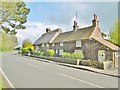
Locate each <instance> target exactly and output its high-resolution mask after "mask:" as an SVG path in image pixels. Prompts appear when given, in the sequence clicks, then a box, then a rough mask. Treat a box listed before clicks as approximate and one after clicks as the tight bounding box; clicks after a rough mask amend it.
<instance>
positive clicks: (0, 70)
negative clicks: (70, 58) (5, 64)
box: [0, 68, 14, 88]
mask: <svg viewBox="0 0 120 90" xmlns="http://www.w3.org/2000/svg"><path fill="white" fill-rule="evenodd" d="M0 72H1V73H2V75H3V76H4V77H5V79H6V80H7V82H8V84H9V85H10V87H11V88H14V86H13V85H12V83H11V82H10V80H9V79H8V78H7V76H6V75H5V73H4V72H3V71H2V69H1V68H0Z"/></svg>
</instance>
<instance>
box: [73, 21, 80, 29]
mask: <svg viewBox="0 0 120 90" xmlns="http://www.w3.org/2000/svg"><path fill="white" fill-rule="evenodd" d="M78 28H79V26H78V25H77V22H76V21H74V25H73V30H74V31H76V30H77V29H78Z"/></svg>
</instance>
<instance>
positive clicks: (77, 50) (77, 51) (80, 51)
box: [74, 50, 82, 52]
mask: <svg viewBox="0 0 120 90" xmlns="http://www.w3.org/2000/svg"><path fill="white" fill-rule="evenodd" d="M74 52H82V50H75V51H74Z"/></svg>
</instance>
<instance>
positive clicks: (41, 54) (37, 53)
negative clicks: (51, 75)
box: [33, 51, 44, 56]
mask: <svg viewBox="0 0 120 90" xmlns="http://www.w3.org/2000/svg"><path fill="white" fill-rule="evenodd" d="M33 54H34V55H40V56H43V54H44V52H41V51H34V52H33Z"/></svg>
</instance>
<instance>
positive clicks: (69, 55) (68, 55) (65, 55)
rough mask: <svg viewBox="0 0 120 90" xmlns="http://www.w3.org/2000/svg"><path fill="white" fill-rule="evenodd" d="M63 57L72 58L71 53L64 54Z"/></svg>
mask: <svg viewBox="0 0 120 90" xmlns="http://www.w3.org/2000/svg"><path fill="white" fill-rule="evenodd" d="M62 57H63V58H71V53H67V52H64V53H63V55H62Z"/></svg>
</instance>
